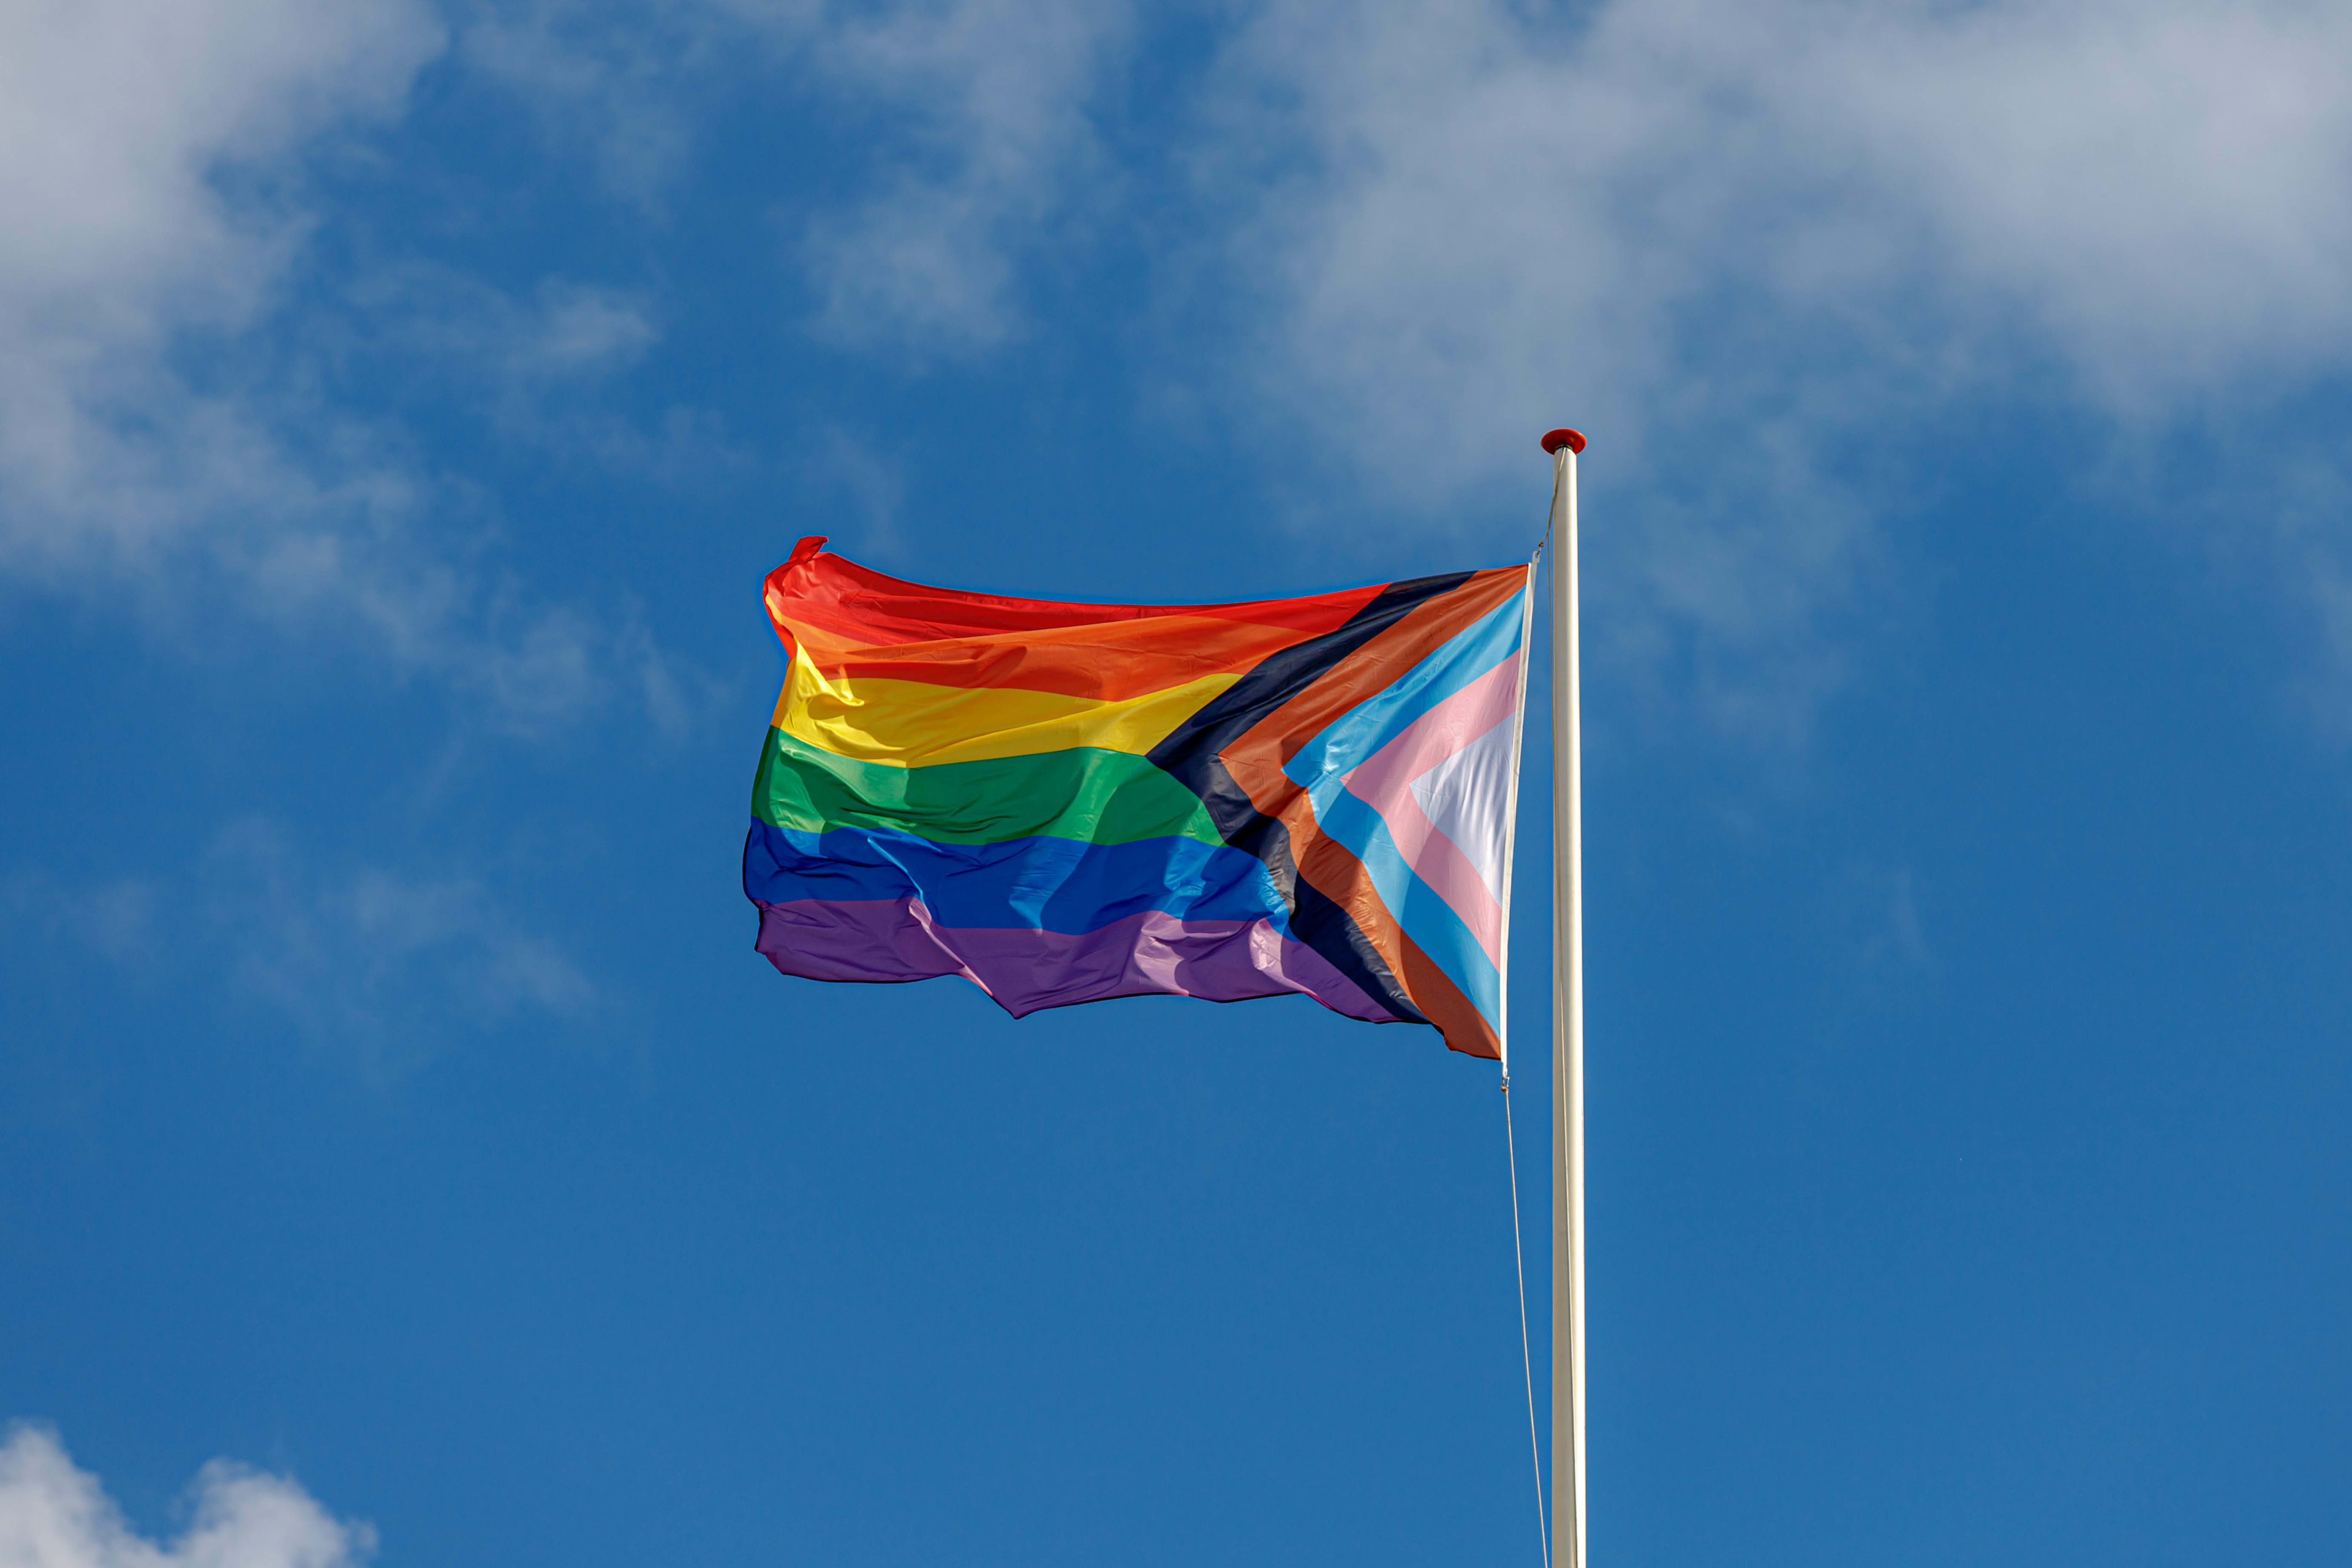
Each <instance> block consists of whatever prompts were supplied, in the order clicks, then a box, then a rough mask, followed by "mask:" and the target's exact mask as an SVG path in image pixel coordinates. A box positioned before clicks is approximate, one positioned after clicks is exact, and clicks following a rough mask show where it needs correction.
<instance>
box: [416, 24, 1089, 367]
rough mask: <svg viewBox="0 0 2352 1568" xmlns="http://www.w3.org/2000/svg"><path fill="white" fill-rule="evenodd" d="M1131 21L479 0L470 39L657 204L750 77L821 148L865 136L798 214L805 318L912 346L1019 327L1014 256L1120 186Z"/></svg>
mask: <svg viewBox="0 0 2352 1568" xmlns="http://www.w3.org/2000/svg"><path fill="white" fill-rule="evenodd" d="M1134 23H1135V7H1134V5H1132V4H1131V0H889V3H886V4H882V5H865V6H859V5H827V4H825V3H824V0H696V3H694V4H688V5H676V6H670V7H666V8H662V9H659V10H656V11H653V12H646V11H643V10H631V9H626V8H615V7H614V6H611V5H604V4H599V3H597V0H528V3H523V4H503V5H488V6H486V7H484V8H483V9H482V10H481V12H480V13H479V14H478V16H477V17H476V19H475V20H473V21H471V22H470V23H469V24H468V25H467V26H466V28H465V29H464V33H463V37H462V42H461V45H460V50H459V52H460V55H461V57H462V58H464V60H465V61H466V63H467V65H468V66H470V67H471V68H474V69H476V70H478V71H479V72H481V73H482V74H484V75H485V76H487V77H488V78H491V79H496V80H498V81H499V82H501V83H503V84H505V85H506V86H507V87H508V88H509V89H512V90H513V91H514V92H516V93H517V94H518V95H519V96H520V98H521V99H522V100H524V101H525V102H526V103H528V104H529V105H530V106H531V108H532V109H533V110H534V111H535V112H536V113H537V114H538V115H539V116H540V118H541V121H542V123H543V124H544V125H546V126H547V127H548V129H549V131H550V132H551V142H552V143H553V144H555V145H558V146H560V147H566V148H569V147H576V146H581V145H585V146H588V147H590V148H592V149H593V154H594V157H595V159H596V162H597V165H598V167H599V170H600V172H601V174H602V177H603V179H604V184H605V185H606V186H607V188H608V189H610V190H612V191H613V192H614V194H616V195H621V196H622V197H624V198H625V199H627V200H630V201H632V202H635V203H636V204H637V205H640V206H641V207H644V208H645V209H646V210H647V211H649V212H652V213H656V214H658V213H660V212H661V211H662V210H663V209H664V208H665V206H666V204H667V197H668V195H669V192H670V189H671V187H672V186H673V185H674V184H676V183H677V181H679V180H680V179H681V178H683V177H684V175H685V172H686V164H687V159H688V154H689V152H690V150H691V149H692V148H693V146H694V144H695V142H696V138H697V134H698V131H699V130H700V129H701V127H700V125H699V124H698V121H700V120H701V118H702V116H701V114H700V113H699V112H698V104H697V102H696V100H697V99H698V98H700V97H706V96H719V97H723V96H724V95H727V94H730V93H739V92H741V91H743V90H744V89H745V87H746V85H747V83H756V84H757V87H758V89H759V90H761V91H769V92H779V91H780V92H784V93H789V94H792V95H793V96H794V97H795V98H797V99H798V100H800V101H801V102H802V103H803V104H804V105H806V106H808V107H810V108H812V109H815V110H820V111H822V112H823V113H824V114H825V115H826V116H827V117H828V119H829V120H830V121H831V122H832V125H833V127H834V134H833V136H832V138H831V139H830V143H829V144H831V145H835V146H838V145H840V144H842V143H845V142H846V143H849V144H853V145H863V147H864V148H865V152H864V153H862V154H860V155H857V157H856V163H855V164H854V166H853V169H852V171H851V173H852V174H854V176H855V182H854V187H853V188H854V193H855V194H852V195H847V196H845V197H844V198H841V199H839V200H835V201H832V202H829V203H826V204H822V205H816V206H814V207H810V206H803V207H801V208H799V209H798V210H796V211H794V212H792V213H788V214H787V215H786V222H787V223H788V224H789V225H790V226H792V227H793V229H794V230H795V231H796V233H797V236H798V243H797V247H796V255H795V257H794V258H793V259H794V262H795V264H796V265H797V267H798V268H799V269H800V270H801V271H802V272H803V275H804V276H805V278H806V279H807V280H808V282H809V283H810V285H811V286H812V288H813V289H814V292H815V294H816V296H817V300H818V304H817V308H816V311H815V314H814V320H813V321H812V322H811V325H812V326H813V327H814V329H815V331H817V332H818V333H819V334H820V335H821V336H823V337H825V338H827V339H830V340H831V341H833V342H837V343H840V344H843V345H845V346H848V347H853V348H857V349H863V350H871V351H877V352H883V353H890V354H893V355H897V356H901V357H904V358H907V359H909V360H911V361H912V362H913V363H918V364H922V363H929V362H933V361H937V360H940V359H942V358H950V359H952V358H967V357H969V356H971V355H972V354H975V353H980V352H982V351H985V350H987V349H990V348H992V347H994V346H996V345H999V344H1001V343H1003V342H1006V341H1008V340H1010V339H1012V338H1014V337H1016V336H1018V335H1019V334H1020V333H1021V332H1022V331H1023V330H1024V327H1025V325H1026V321H1025V314H1024V309H1023V304H1022V301H1021V299H1020V295H1021V292H1022V290H1021V288H1020V284H1021V279H1022V276H1023V272H1024V268H1025V267H1027V266H1029V265H1031V264H1034V262H1035V261H1036V260H1037V258H1039V257H1040V255H1041V254H1046V253H1050V252H1051V251H1052V250H1053V249H1054V247H1055V246H1056V245H1060V244H1071V243H1076V241H1078V240H1080V239H1082V238H1083V237H1087V236H1088V235H1089V234H1090V233H1091V232H1092V231H1093V229H1094V226H1095V225H1096V223H1097V221H1098V220H1099V218H1100V217H1101V216H1102V209H1103V208H1104V206H1105V205H1106V204H1107V202H1108V199H1109V198H1108V195H1107V193H1108V192H1111V191H1114V190H1116V189H1118V185H1119V175H1118V170H1117V169H1116V167H1115V164H1114V162H1113V160H1111V159H1110V158H1109V157H1108V155H1107V154H1106V153H1105V151H1104V149H1103V147H1102V145H1101V143H1100V140H1099V138H1098V136H1097V132H1096V129H1095V123H1094V118H1093V115H1094V112H1095V110H1096V109H1097V106H1099V105H1100V104H1101V103H1102V102H1103V101H1104V100H1105V99H1106V98H1108V97H1110V96H1112V91H1111V89H1112V88H1113V86H1114V83H1115V73H1116V71H1117V69H1118V68H1119V67H1120V66H1122V65H1123V64H1124V62H1125V60H1126V58H1127V53H1128V49H1129V46H1130V44H1131V42H1132V36H1133V32H1134ZM752 73H757V74H756V75H754V74H752ZM768 151H769V153H770V154H771V156H772V157H773V158H774V159H775V160H776V161H777V162H778V163H787V164H788V163H791V162H792V161H793V160H794V159H796V158H798V157H799V156H801V150H800V149H797V148H793V147H790V146H783V147H777V148H772V149H769V150H768ZM835 155H837V154H835Z"/></svg>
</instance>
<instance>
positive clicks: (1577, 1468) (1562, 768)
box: [1543, 430, 1585, 1568]
mask: <svg viewBox="0 0 2352 1568" xmlns="http://www.w3.org/2000/svg"><path fill="white" fill-rule="evenodd" d="M1543 447H1544V450H1545V451H1547V452H1549V453H1550V454H1551V459H1552V495H1551V759H1552V796H1551V798H1552V806H1551V813H1552V879H1551V913H1552V960H1551V984H1552V992H1551V994H1552V1013H1551V1086H1552V1093H1551V1146H1552V1172H1551V1536H1552V1549H1551V1568H1585V1556H1584V773H1583V757H1582V750H1583V748H1582V741H1581V733H1580V731H1581V728H1582V724H1581V714H1580V703H1579V691H1578V660H1577V624H1576V619H1577V617H1576V612H1577V603H1576V568H1577V560H1576V555H1577V551H1576V455H1577V454H1578V453H1579V452H1581V451H1583V450H1584V437H1582V436H1580V435H1579V434H1577V433H1576V432H1575V431H1573V430H1554V431H1552V432H1551V433H1550V434H1549V435H1547V436H1546V437H1544V438H1543Z"/></svg>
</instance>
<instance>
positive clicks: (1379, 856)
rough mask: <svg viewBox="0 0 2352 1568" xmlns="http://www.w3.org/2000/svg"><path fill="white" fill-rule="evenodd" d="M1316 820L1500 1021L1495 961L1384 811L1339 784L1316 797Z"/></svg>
mask: <svg viewBox="0 0 2352 1568" xmlns="http://www.w3.org/2000/svg"><path fill="white" fill-rule="evenodd" d="M1315 821H1316V825H1317V826H1319V827H1321V828H1322V829H1323V831H1324V832H1325V833H1326V834H1328V835H1329V836H1330V837H1332V838H1333V839H1335V840H1336V841H1338V842H1339V843H1340V844H1342V845H1345V846H1346V847H1347V848H1348V851H1349V853H1350V854H1352V855H1354V856H1355V858H1357V859H1358V860H1360V861H1361V862H1362V863H1363V867H1364V870H1365V872H1366V874H1367V875H1369V876H1370V878H1371V879H1372V886H1373V887H1374V888H1376V889H1379V890H1380V895H1381V902H1382V903H1384V904H1386V905H1388V907H1389V912H1390V913H1391V914H1392V915H1394V916H1395V917H1396V921H1397V924H1398V925H1400V926H1402V927H1403V928H1404V932H1405V934H1406V935H1407V936H1410V937H1411V938H1412V940H1413V942H1414V943H1415V944H1416V945H1418V946H1419V947H1420V949H1421V950H1422V952H1425V953H1427V954H1429V956H1430V958H1431V959H1432V960H1433V961H1434V962H1435V963H1436V964H1437V967H1438V968H1440V969H1442V970H1444V972H1445V975H1446V978H1447V979H1449V980H1451V981H1453V982H1454V984H1456V985H1458V986H1460V987H1461V988H1462V994H1464V995H1465V996H1467V997H1468V998H1470V1002H1471V1005H1473V1006H1475V1007H1476V1008H1477V1009H1478V1011H1479V1012H1480V1013H1482V1014H1484V1015H1485V1016H1486V1022H1488V1023H1489V1024H1493V1025H1495V1026H1496V1027H1497V1028H1499V1027H1501V1025H1502V1019H1501V1013H1502V998H1503V978H1502V976H1501V975H1500V974H1499V973H1496V969H1495V961H1494V960H1493V959H1491V958H1488V957H1487V956H1486V949H1485V948H1483V947H1481V946H1479V945H1478V939H1477V938H1476V937H1475V936H1473V935H1472V934H1471V933H1470V928H1469V927H1468V926H1467V925H1465V924H1464V923H1463V921H1462V917H1461V916H1460V915H1457V914H1455V913H1454V906H1453V905H1452V904H1449V903H1447V902H1446V901H1445V900H1444V897H1442V896H1441V895H1440V894H1439V893H1438V891H1437V889H1434V888H1433V887H1431V886H1430V885H1429V884H1428V883H1426V882H1424V881H1423V880H1422V879H1421V878H1420V877H1419V876H1417V875H1416V874H1414V872H1413V869H1412V867H1410V866H1408V865H1406V864H1405V858H1404V856H1403V854H1402V852H1400V851H1399V850H1398V848H1397V847H1396V840H1395V839H1394V838H1393V837H1391V836H1390V834H1389V826H1388V824H1387V823H1386V822H1384V821H1382V820H1381V814H1380V813H1379V812H1377V811H1374V810H1373V809H1372V808H1371V807H1370V805H1367V804H1366V803H1365V802H1364V801H1362V800H1361V799H1360V798H1358V797H1357V796H1356V795H1354V794H1352V793H1350V792H1349V791H1348V790H1345V789H1339V788H1336V787H1335V788H1334V789H1333V790H1332V792H1331V795H1330V798H1329V799H1328V800H1318V802H1317V803H1316V806H1315Z"/></svg>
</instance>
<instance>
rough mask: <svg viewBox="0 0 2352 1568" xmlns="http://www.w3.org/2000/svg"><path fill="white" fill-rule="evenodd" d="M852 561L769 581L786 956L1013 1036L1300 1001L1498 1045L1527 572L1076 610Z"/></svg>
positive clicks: (772, 790)
mask: <svg viewBox="0 0 2352 1568" xmlns="http://www.w3.org/2000/svg"><path fill="white" fill-rule="evenodd" d="M1531 571H1532V569H1531V568H1530V567H1528V566H1510V567H1503V568H1499V569H1496V570H1493V571H1485V572H1465V573H1458V574H1453V575H1450V576H1444V577H1423V578H1419V579H1416V580H1414V581H1412V582H1407V583H1389V584H1378V585H1375V586H1372V587H1367V588H1355V589H1350V590H1348V591H1346V592H1344V593H1337V594H1321V595H1315V596H1313V597H1311V598H1304V599H1269V600H1263V601H1260V602H1258V603H1255V604H1242V605H1070V604H1054V603H1048V602H1045V601H1042V600H1034V599H1008V598H1000V597H997V596H995V595H989V594H965V593H958V592H955V591H953V590H950V589H945V588H925V587H919V586H918V585H916V584H912V583H902V582H900V581H898V579H896V578H893V577H886V576H884V575H882V574H880V573H878V572H872V571H868V570H866V568H865V567H863V566H858V565H855V564H853V563H850V562H847V561H845V560H843V559H842V558H841V557H840V556H838V555H834V554H830V553H828V552H825V550H824V540H823V539H822V538H810V539H803V540H802V541H801V542H800V543H799V544H798V545H797V546H796V547H795V548H794V549H793V553H792V558H791V559H790V560H789V561H786V562H785V563H783V564H782V566H779V567H777V568H776V569H775V571H773V572H772V573H770V574H769V575H768V580H767V601H768V614H769V616H770V617H771V618H772V620H773V621H774V622H775V626H776V632H777V635H778V636H779V637H782V639H783V642H784V647H785V648H786V650H787V651H788V652H789V653H790V655H791V659H790V663H789V665H788V667H787V672H786V675H785V679H784V689H783V693H782V696H781V697H780V698H779V699H778V700H777V702H776V710H775V718H774V721H772V724H771V725H770V727H769V730H768V743H767V747H766V749H765V751H764V752H762V753H761V758H760V773H759V779H758V782H757V784H755V786H754V788H753V791H752V796H751V837H750V839H749V841H748V842H747V843H746V844H745V846H744V850H743V890H744V892H745V893H746V894H747V895H749V896H750V898H751V901H752V902H753V903H754V904H756V905H758V906H759V910H760V934H759V938H758V942H757V946H758V949H759V951H760V952H761V953H763V954H764V955H766V957H767V958H768V960H769V962H771V963H773V964H774V965H775V966H776V967H777V968H778V969H779V970H782V972H783V973H786V974H793V975H802V976H805V977H806V978H809V979H812V980H855V981H906V980H926V979H929V978H931V977H933V976H936V975H941V974H960V975H962V976H963V977H964V978H965V979H967V980H969V981H971V982H972V983H973V984H976V985H978V986H979V987H980V988H981V989H982V990H983V991H985V992H987V993H988V994H989V995H990V996H992V997H993V998H995V1000H996V1001H997V1002H998V1003H999V1004H1000V1005H1003V1007H1004V1008H1005V1009H1006V1010H1007V1011H1008V1012H1010V1013H1012V1014H1013V1016H1015V1017H1018V1016H1022V1015H1024V1014H1027V1013H1031V1012H1034V1011H1036V1010H1037V1009H1039V1008H1042V1007H1060V1006H1067V1005H1071V1004H1073V1003H1077V1002H1095V1001H1101V1000H1104V999H1106V998H1108V997H1113V996H1136V995H1145V994H1175V995H1182V996H1200V997H1206V998H1208V999H1209V1000H1211V1001H1216V1002H1238V1001H1242V1000H1244V999H1246V998H1251V997H1258V996H1280V995H1287V994H1293V993H1298V994H1305V995H1308V996H1312V997H1314V998H1315V999H1316V1000H1317V1001H1318V1002H1321V1003H1322V1004H1323V1005H1325V1006H1327V1007H1330V1008H1332V1009H1334V1010H1336V1011H1338V1012H1340V1013H1344V1014H1346V1015H1347V1016H1349V1017H1351V1018H1361V1019H1364V1020H1366V1021H1368V1022H1370V1023H1376V1024H1393V1023H1412V1024H1429V1025H1433V1026H1435V1027H1436V1028H1438V1029H1439V1030H1440V1031H1441V1032H1442V1033H1443V1034H1444V1037H1445V1043H1446V1044H1447V1045H1448V1046H1450V1047H1453V1048H1454V1050H1457V1051H1464V1052H1467V1053H1468V1054H1470V1055H1472V1056H1478V1057H1490V1058H1492V1057H1499V1056H1501V1054H1502V1038H1503V1027H1502V1021H1503V991H1504V964H1505V957H1506V953H1507V942H1508V936H1509V922H1510V909H1509V897H1508V895H1509V886H1510V884H1509V868H1510V858H1511V826H1512V816H1513V813H1514V806H1515V801H1516V797H1517V778H1518V745H1519V727H1520V725H1519V714H1520V709H1521V703H1522V699H1523V695H1524V692H1525V689H1526V681H1525V670H1526V648H1527V641H1528V616H1529V614H1530V610H1531V601H1532V595H1531V593H1530V576H1531Z"/></svg>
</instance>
